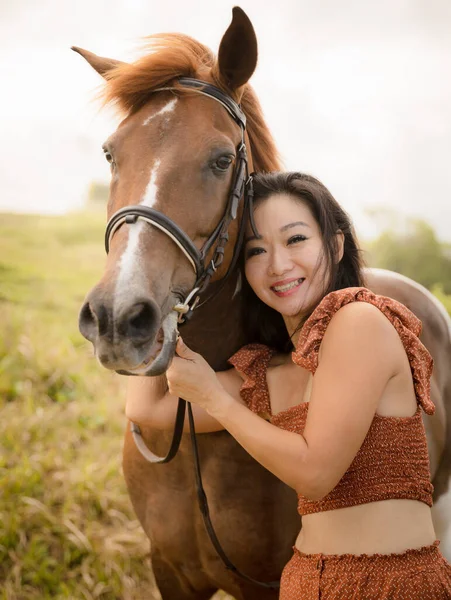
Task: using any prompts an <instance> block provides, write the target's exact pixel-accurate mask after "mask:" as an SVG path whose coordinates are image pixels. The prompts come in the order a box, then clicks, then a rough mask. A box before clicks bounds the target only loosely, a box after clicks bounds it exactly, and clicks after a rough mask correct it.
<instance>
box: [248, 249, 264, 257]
mask: <svg viewBox="0 0 451 600" xmlns="http://www.w3.org/2000/svg"><path fill="white" fill-rule="evenodd" d="M263 252H264V250H263V248H249V250H247V252H246V258H251V257H252V256H257V254H262V253H263Z"/></svg>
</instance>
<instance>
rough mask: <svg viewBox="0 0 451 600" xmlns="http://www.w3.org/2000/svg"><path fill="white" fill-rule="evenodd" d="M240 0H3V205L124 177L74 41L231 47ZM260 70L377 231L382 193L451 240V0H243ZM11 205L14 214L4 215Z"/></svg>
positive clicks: (73, 202)
mask: <svg viewBox="0 0 451 600" xmlns="http://www.w3.org/2000/svg"><path fill="white" fill-rule="evenodd" d="M234 4H235V2H229V1H228V0H223V1H222V2H213V1H212V0H209V1H207V0H191V1H190V2H186V1H181V0H171V1H170V2H162V1H161V0H158V1H156V0H108V1H107V0H77V1H76V2H72V1H70V2H69V1H68V0H39V2H36V0H14V1H13V0H0V40H1V41H0V47H1V52H0V81H1V89H2V93H1V94H0V114H1V119H2V126H1V144H0V176H1V181H2V194H1V196H0V211H22V212H44V213H61V212H66V211H68V210H73V209H76V208H78V207H81V206H82V205H83V203H84V202H85V199H86V194H87V190H88V187H89V184H90V182H91V181H92V180H94V179H95V180H98V181H105V182H107V181H108V178H109V169H108V167H107V164H106V163H105V161H104V158H103V153H102V150H101V145H102V143H103V141H104V140H105V139H106V138H107V137H108V135H109V134H110V133H111V132H112V131H113V130H114V129H115V127H116V125H117V121H116V118H114V116H113V114H112V113H111V112H108V111H104V110H102V111H100V104H99V103H98V102H95V100H94V98H95V95H96V93H97V90H98V88H97V86H98V85H100V84H101V82H102V80H101V78H100V77H99V76H98V75H97V74H96V73H95V72H94V71H93V70H92V69H91V68H90V67H89V65H88V64H87V63H85V62H84V60H83V59H82V58H81V57H80V56H78V55H77V54H75V53H73V52H71V51H70V46H71V45H77V46H82V47H84V48H87V49H89V50H91V51H93V52H95V53H97V54H101V55H104V56H111V57H113V58H119V59H121V60H132V59H133V58H135V57H136V56H137V55H138V53H137V49H138V48H139V40H140V38H142V37H144V36H146V35H149V34H151V33H157V32H163V31H179V32H182V33H186V34H189V35H191V36H192V37H195V38H196V39H198V40H199V41H201V42H203V43H205V44H206V45H208V46H209V47H211V48H212V49H213V50H214V51H217V48H218V45H219V42H220V39H221V36H222V34H223V33H224V31H225V30H226V28H227V26H228V24H229V23H230V19H231V9H232V6H233V5H234ZM239 5H240V6H241V7H242V8H243V9H244V10H245V11H246V12H247V14H248V16H249V17H250V19H251V21H252V22H253V24H254V27H255V30H256V33H257V38H258V42H259V65H258V68H257V72H256V74H255V75H254V77H253V79H252V84H253V85H254V88H255V89H256V91H257V93H258V95H259V98H260V101H261V104H262V106H263V110H264V113H265V116H266V120H267V122H268V124H269V127H270V129H271V130H272V132H273V134H274V136H275V139H276V142H277V144H278V146H279V149H280V150H281V152H282V156H283V159H284V163H285V167H286V168H288V169H294V170H300V171H304V172H309V173H311V174H313V175H315V176H316V177H318V178H319V179H321V180H322V181H323V182H324V183H325V184H326V185H327V186H328V187H329V189H330V190H331V191H332V193H333V194H334V196H335V197H336V198H337V200H338V201H339V202H340V203H341V204H342V205H343V206H344V207H345V208H346V210H348V212H350V214H351V216H352V217H353V219H354V221H355V223H356V227H357V231H358V233H359V234H360V235H361V236H362V237H371V236H373V235H374V234H376V233H377V232H378V224H377V223H375V222H374V220H372V219H370V218H369V217H368V216H366V215H365V209H367V208H372V207H374V206H383V207H388V208H394V209H396V210H399V211H401V212H402V213H405V214H409V215H416V216H419V217H422V218H424V219H426V220H428V221H429V222H430V223H431V224H432V225H433V226H434V228H435V229H436V231H437V232H438V234H439V236H440V238H441V239H443V240H448V241H451V83H450V81H451V2H450V1H449V0H378V2H374V1H373V0H340V1H337V0H293V1H292V0H278V1H277V2H271V3H269V2H266V1H264V0H242V1H241V2H240V4H239ZM0 218H1V216H0Z"/></svg>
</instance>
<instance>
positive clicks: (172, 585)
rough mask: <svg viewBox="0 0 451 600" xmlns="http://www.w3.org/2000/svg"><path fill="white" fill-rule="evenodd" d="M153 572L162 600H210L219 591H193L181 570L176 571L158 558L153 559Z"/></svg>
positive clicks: (203, 589)
mask: <svg viewBox="0 0 451 600" xmlns="http://www.w3.org/2000/svg"><path fill="white" fill-rule="evenodd" d="M152 570H153V574H154V576H155V580H156V582H157V586H158V589H159V591H160V594H161V598H162V600H210V598H211V597H212V596H213V595H214V594H215V593H216V592H217V591H218V590H217V588H214V587H212V588H209V587H205V588H202V589H200V590H195V589H193V586H192V585H191V583H190V581H189V579H188V578H187V577H185V576H184V575H183V572H182V571H181V569H175V568H174V567H173V566H172V565H171V564H169V563H168V562H167V561H165V560H161V559H160V558H159V557H157V556H153V557H152Z"/></svg>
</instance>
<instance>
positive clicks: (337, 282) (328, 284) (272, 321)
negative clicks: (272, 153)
mask: <svg viewBox="0 0 451 600" xmlns="http://www.w3.org/2000/svg"><path fill="white" fill-rule="evenodd" d="M253 184H254V209H255V208H256V207H257V206H258V205H259V204H260V203H262V202H264V201H265V200H267V199H268V198H269V197H270V196H272V195H273V194H281V193H284V194H289V195H290V196H292V197H293V198H295V199H298V200H299V201H300V202H302V203H304V204H305V205H306V206H307V207H308V208H309V209H310V211H311V213H312V214H313V216H314V218H315V220H316V222H317V223H318V226H319V230H320V233H321V237H322V241H323V252H324V254H323V259H324V260H325V261H326V267H327V268H326V272H327V273H329V281H325V282H324V289H323V293H322V294H321V296H320V297H319V298H316V299H315V301H314V303H313V305H311V306H307V307H305V310H303V311H302V316H301V322H300V323H299V327H298V328H297V330H299V328H300V327H301V326H302V325H303V323H304V322H305V321H306V320H307V318H308V317H309V316H310V315H311V313H312V312H313V310H314V309H315V308H316V306H317V305H318V304H319V302H320V301H321V300H322V298H323V297H324V296H326V295H327V294H329V293H330V292H333V291H335V290H340V289H343V288H347V287H361V286H364V278H363V272H362V269H363V261H362V257H361V251H360V249H359V247H358V243H357V240H356V236H355V233H354V228H353V226H352V223H351V219H350V218H349V216H348V215H347V213H346V212H345V211H344V210H343V209H342V208H341V206H340V205H339V204H338V202H337V201H336V200H335V198H334V197H333V196H332V194H331V193H330V192H329V190H328V189H327V188H326V187H325V186H324V185H323V184H322V183H321V182H320V181H318V180H317V179H315V177H312V176H311V175H305V174H303V173H296V172H288V173H283V172H276V173H258V174H256V175H254V177H253ZM339 231H341V232H342V233H343V236H344V249H343V258H342V259H341V261H340V262H338V263H337V261H336V256H337V254H338V242H337V236H336V234H337V232H339ZM243 250H244V249H243ZM241 265H242V268H243V272H244V251H242V262H241ZM318 267H319V265H318ZM243 295H244V301H245V306H246V310H245V322H244V327H245V331H246V333H247V337H248V339H249V340H250V341H251V342H258V343H262V344H266V345H268V346H272V347H273V348H276V349H277V350H279V351H281V352H288V351H289V350H290V349H291V348H292V343H291V339H290V336H289V334H288V332H287V330H286V327H285V324H284V321H283V318H282V315H281V314H280V313H278V312H277V311H276V310H274V309H273V308H271V307H270V306H268V305H267V304H265V303H264V302H262V301H261V300H260V299H259V298H258V297H257V296H256V294H255V293H254V291H253V290H252V288H251V287H250V285H249V284H248V283H247V281H246V279H245V277H243Z"/></svg>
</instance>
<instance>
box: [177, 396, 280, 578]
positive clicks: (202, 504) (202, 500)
mask: <svg viewBox="0 0 451 600" xmlns="http://www.w3.org/2000/svg"><path fill="white" fill-rule="evenodd" d="M184 402H185V401H184ZM187 404H188V420H189V434H190V438H191V446H192V449H193V458H194V475H195V478H196V491H197V498H198V500H199V508H200V512H201V513H202V519H203V521H204V525H205V528H206V529H207V533H208V536H209V538H210V540H211V543H212V544H213V546H214V549H215V550H216V552H217V553H218V556H219V558H220V559H221V560H222V562H223V563H224V565H225V567H226V569H227V570H229V571H232V572H233V573H235V575H238V576H239V577H241V579H244V580H245V581H248V582H249V583H252V584H253V585H258V586H260V587H263V588H266V589H270V590H278V589H279V588H280V583H279V581H269V582H267V583H266V582H263V581H257V579H253V578H252V577H249V576H248V575H245V573H242V572H241V571H240V570H239V569H237V567H235V565H234V564H233V563H232V561H231V560H230V559H229V557H228V556H227V554H226V553H225V552H224V550H223V548H222V546H221V544H220V542H219V540H218V536H217V535H216V532H215V530H214V528H213V524H212V522H211V517H210V509H209V507H208V500H207V495H206V493H205V490H204V486H203V483H202V475H201V471H200V461H199V449H198V446H197V439H196V429H195V426H194V416H193V409H192V407H191V403H190V402H188V403H187Z"/></svg>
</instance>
